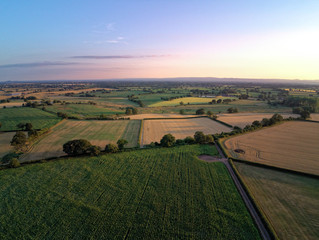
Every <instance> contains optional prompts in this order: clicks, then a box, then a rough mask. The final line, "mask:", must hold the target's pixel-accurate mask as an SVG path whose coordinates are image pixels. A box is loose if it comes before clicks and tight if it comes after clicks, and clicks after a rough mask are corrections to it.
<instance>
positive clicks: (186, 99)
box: [149, 97, 234, 107]
mask: <svg viewBox="0 0 319 240" xmlns="http://www.w3.org/2000/svg"><path fill="white" fill-rule="evenodd" d="M226 98H228V99H234V98H233V97H215V98H201V97H184V98H177V99H173V100H170V101H161V102H157V103H154V104H151V105H149V107H165V106H178V105H180V102H183V103H184V104H188V103H189V104H201V103H209V102H211V101H212V100H213V99H215V100H218V99H226Z"/></svg>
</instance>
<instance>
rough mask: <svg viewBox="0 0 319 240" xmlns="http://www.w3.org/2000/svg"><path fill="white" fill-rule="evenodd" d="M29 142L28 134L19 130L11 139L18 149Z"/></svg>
mask: <svg viewBox="0 0 319 240" xmlns="http://www.w3.org/2000/svg"><path fill="white" fill-rule="evenodd" d="M26 142H27V136H26V135H25V134H24V133H23V132H17V133H16V134H15V135H14V136H13V138H12V140H11V142H10V143H11V145H12V146H14V147H16V148H17V149H20V148H22V147H24V146H25V144H26Z"/></svg>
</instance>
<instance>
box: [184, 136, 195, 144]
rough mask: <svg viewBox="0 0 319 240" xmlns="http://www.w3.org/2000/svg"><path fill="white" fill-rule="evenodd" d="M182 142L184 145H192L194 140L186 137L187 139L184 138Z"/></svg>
mask: <svg viewBox="0 0 319 240" xmlns="http://www.w3.org/2000/svg"><path fill="white" fill-rule="evenodd" d="M184 142H185V143H186V144H194V143H195V139H194V138H193V137H190V136H188V137H186V138H185V139H184Z"/></svg>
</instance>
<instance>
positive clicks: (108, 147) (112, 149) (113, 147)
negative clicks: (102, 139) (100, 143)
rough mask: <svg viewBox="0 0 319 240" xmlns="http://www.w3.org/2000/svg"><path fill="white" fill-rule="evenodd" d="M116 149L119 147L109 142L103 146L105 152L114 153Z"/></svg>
mask: <svg viewBox="0 0 319 240" xmlns="http://www.w3.org/2000/svg"><path fill="white" fill-rule="evenodd" d="M118 151H119V148H118V147H117V146H116V145H115V144H112V143H110V144H107V145H106V146H105V152H107V153H116V152H118Z"/></svg>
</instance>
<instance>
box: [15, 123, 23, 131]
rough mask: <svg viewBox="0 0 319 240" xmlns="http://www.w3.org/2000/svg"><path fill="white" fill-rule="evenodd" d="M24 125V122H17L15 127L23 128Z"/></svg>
mask: <svg viewBox="0 0 319 240" xmlns="http://www.w3.org/2000/svg"><path fill="white" fill-rule="evenodd" d="M24 127H25V123H18V124H17V128H20V129H21V130H23V129H24Z"/></svg>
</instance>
